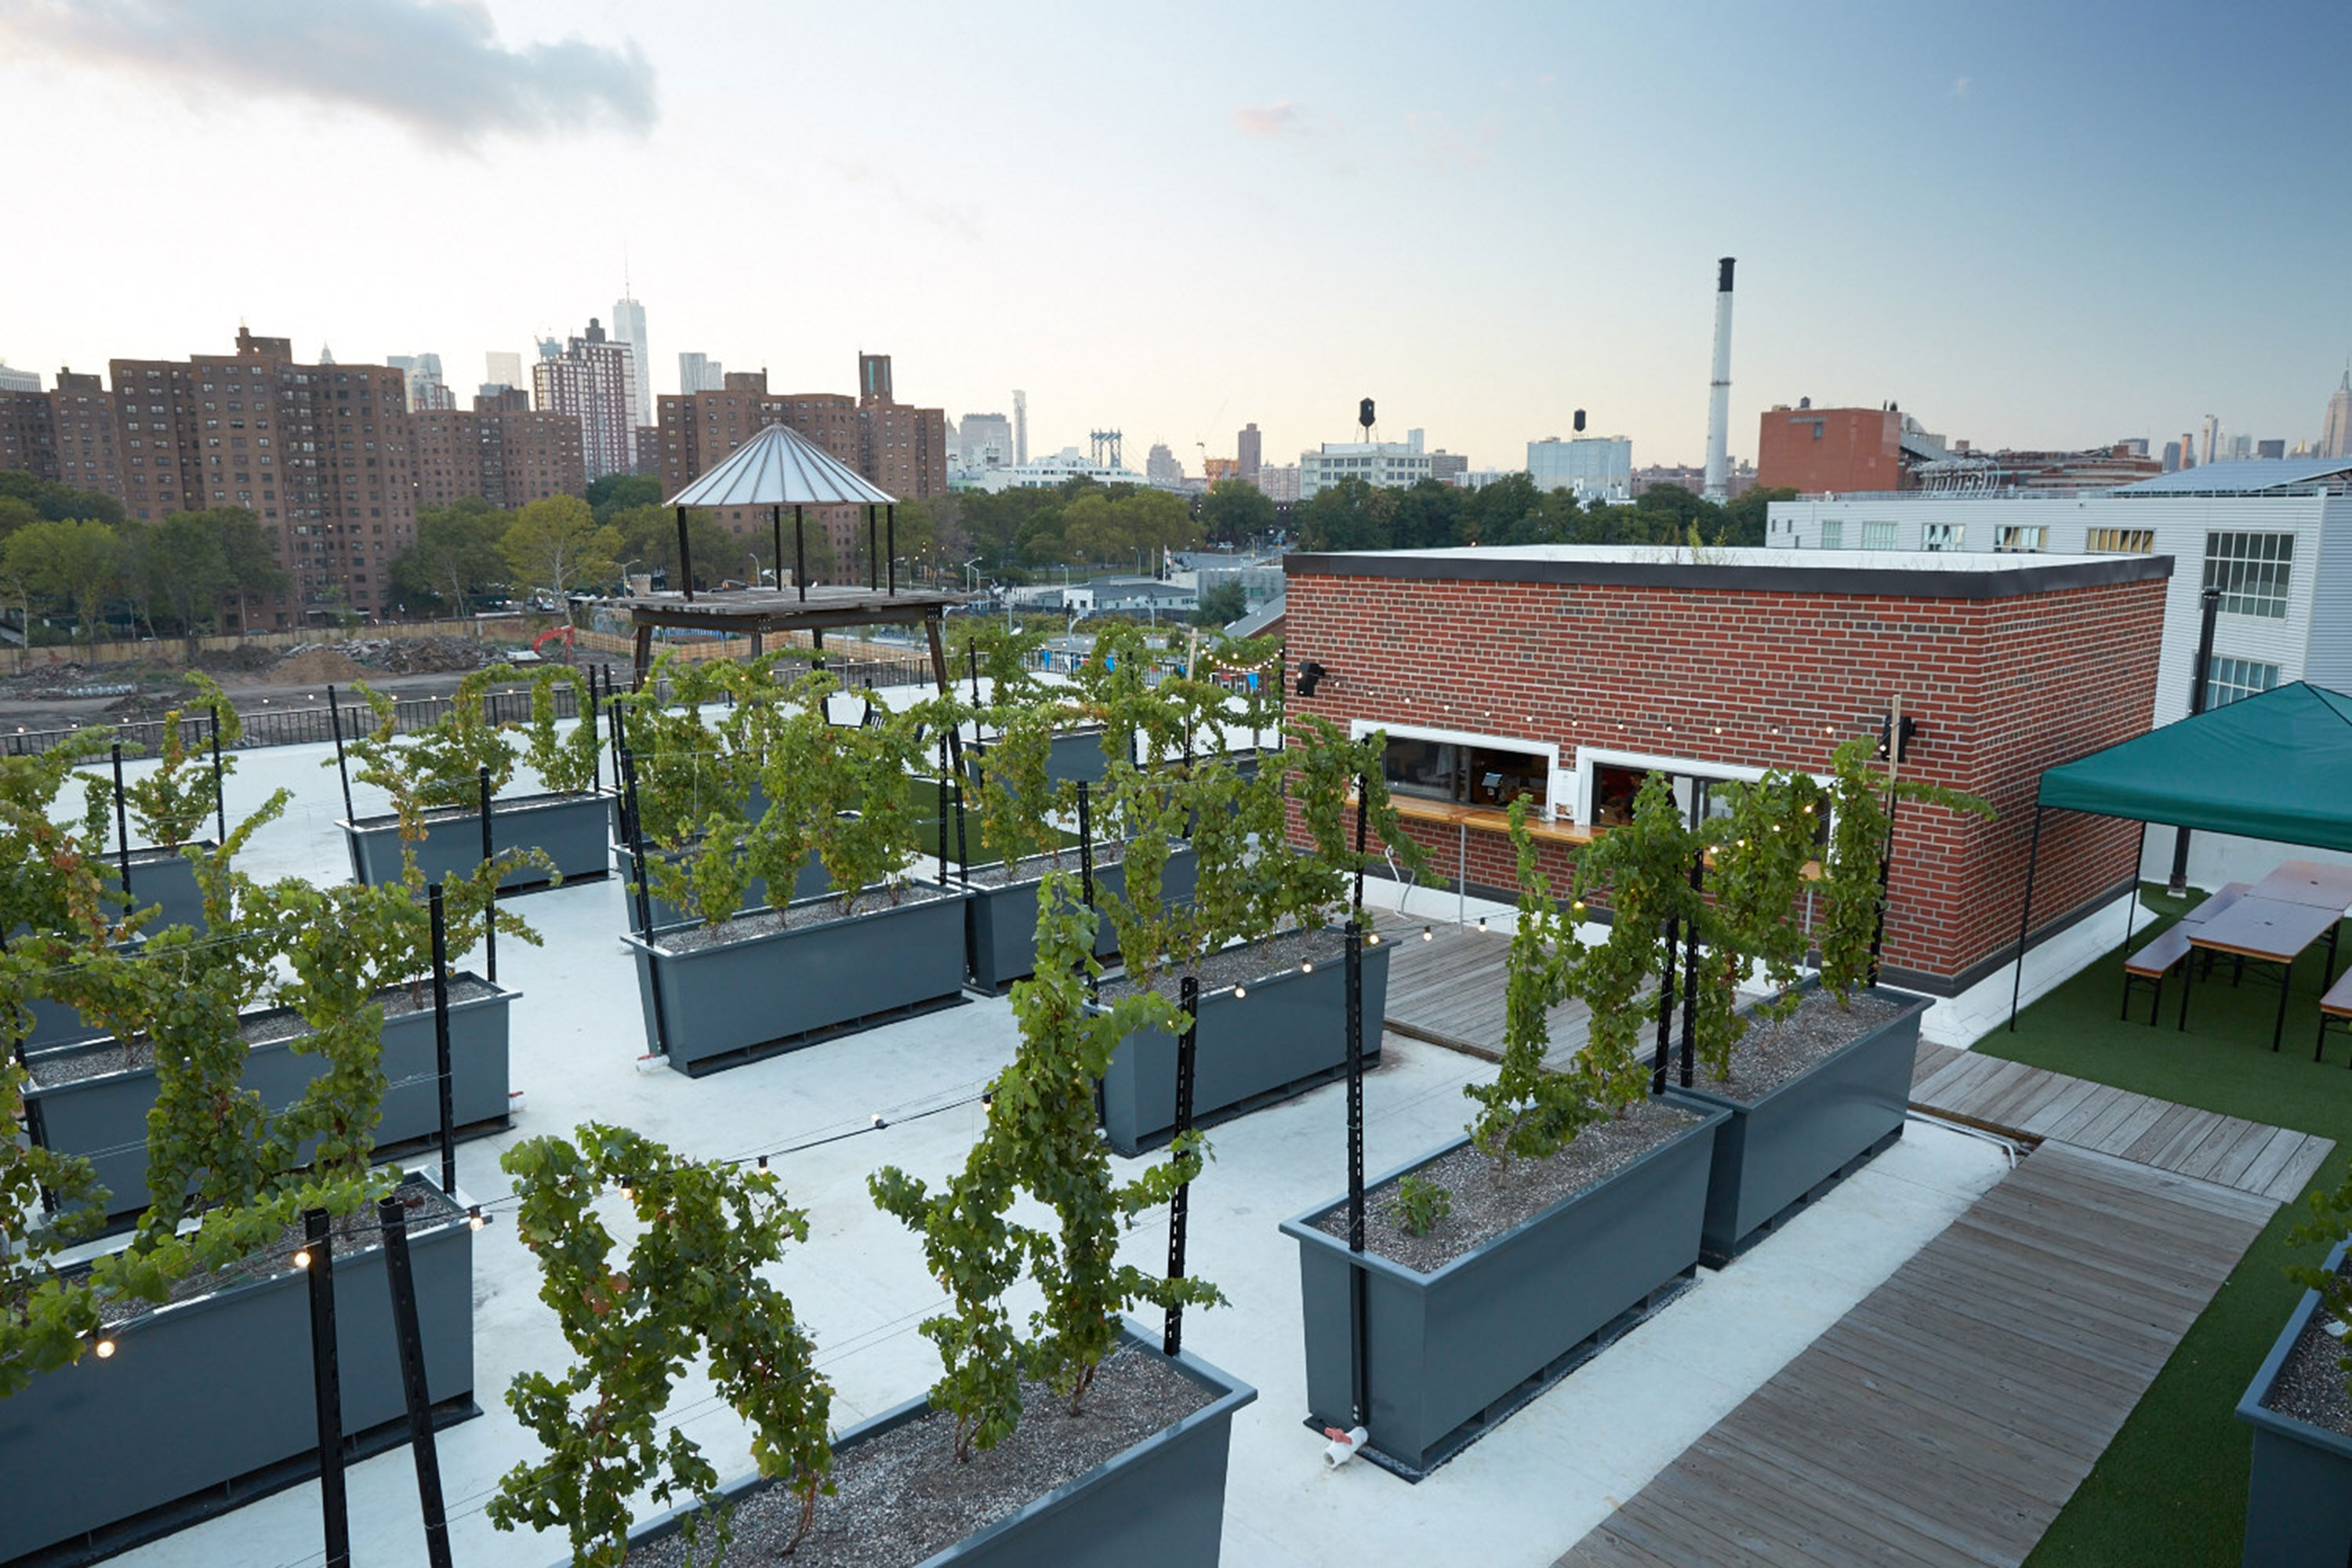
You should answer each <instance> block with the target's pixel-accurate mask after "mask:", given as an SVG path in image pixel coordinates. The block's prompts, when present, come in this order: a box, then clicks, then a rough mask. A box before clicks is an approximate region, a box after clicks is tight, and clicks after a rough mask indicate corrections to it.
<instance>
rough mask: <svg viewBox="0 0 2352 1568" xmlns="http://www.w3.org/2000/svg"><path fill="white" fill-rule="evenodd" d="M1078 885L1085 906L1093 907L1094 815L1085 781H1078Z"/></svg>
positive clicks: (1092, 804)
mask: <svg viewBox="0 0 2352 1568" xmlns="http://www.w3.org/2000/svg"><path fill="white" fill-rule="evenodd" d="M1078 887H1079V889H1080V890H1081V891H1082V892H1083V894H1084V895H1085V898H1086V900H1087V908H1088V909H1093V908H1094V907H1095V816H1094V803H1093V801H1092V800H1091V799H1090V798H1089V795H1088V791H1087V781H1086V780H1084V779H1080V780H1079V781H1078Z"/></svg>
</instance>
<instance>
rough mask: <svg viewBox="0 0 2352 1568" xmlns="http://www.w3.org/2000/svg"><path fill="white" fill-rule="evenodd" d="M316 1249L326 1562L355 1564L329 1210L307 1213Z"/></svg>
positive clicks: (315, 1369)
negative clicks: (345, 1474) (345, 1470)
mask: <svg viewBox="0 0 2352 1568" xmlns="http://www.w3.org/2000/svg"><path fill="white" fill-rule="evenodd" d="M302 1237H303V1246H304V1248H305V1249H306V1250H307V1251H308V1253H309V1254H310V1267H309V1268H308V1270H307V1272H308V1273H309V1274H310V1392H311V1397H312V1401H313V1403H314V1405H316V1408H317V1412H318V1421H319V1517H320V1525H321V1527H322V1529H323V1530H324V1531H325V1534H326V1540H327V1552H326V1556H327V1562H326V1568H351V1563H352V1522H351V1513H350V1510H349V1509H348V1507H347V1506H346V1501H345V1498H344V1494H343V1390H342V1379H341V1372H340V1369H339V1368H338V1366H337V1364H336V1355H335V1351H336V1345H335V1258H334V1242H333V1240H332V1238H331V1236H330V1235H329V1228H328V1221H327V1211H326V1210H325V1209H307V1210H305V1211H304V1212H303V1215H302Z"/></svg>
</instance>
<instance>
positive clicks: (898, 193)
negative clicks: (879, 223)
mask: <svg viewBox="0 0 2352 1568" xmlns="http://www.w3.org/2000/svg"><path fill="white" fill-rule="evenodd" d="M833 166H834V171H835V173H836V174H839V175H840V176H841V177H842V178H843V179H844V180H845V181H847V182H848V183H849V184H853V185H870V186H872V187H873V188H874V189H875V190H877V191H879V192H881V193H882V194H883V195H886V196H888V197H889V198H890V199H891V200H892V201H894V202H896V203H898V205H900V206H902V207H904V208H906V209H907V211H908V212H909V213H912V214H913V215H914V216H916V217H918V218H920V219H921V220H922V221H923V222H925V223H927V224H929V225H930V226H932V227H933V228H936V229H940V230H941V231H942V232H944V233H947V234H951V235H953V236H955V237H957V238H959V239H972V240H976V239H978V238H979V237H980V218H979V215H978V214H977V213H976V212H975V211H974V210H973V209H972V208H971V207H970V206H968V205H963V204H961V203H959V202H943V201H937V200H934V199H933V198H931V197H929V196H927V195H922V194H921V193H920V192H919V191H915V190H910V189H909V188H908V185H907V184H906V182H905V181H903V180H901V179H899V178H898V175H896V174H892V173H891V172H890V171H888V170H887V169H877V168H876V167H875V166H874V165H873V164H871V163H867V162H866V160H865V159H863V158H836V159H835V160H834V163H833Z"/></svg>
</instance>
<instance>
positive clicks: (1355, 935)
mask: <svg viewBox="0 0 2352 1568" xmlns="http://www.w3.org/2000/svg"><path fill="white" fill-rule="evenodd" d="M1344 969H1345V973H1342V974H1341V976H1340V979H1341V980H1342V981H1343V982H1344V983H1345V984H1346V985H1347V987H1348V1251H1349V1256H1350V1259H1351V1260H1350V1262H1349V1267H1348V1343H1349V1349H1350V1351H1351V1360H1352V1364H1351V1365H1350V1367H1349V1394H1350V1396H1351V1397H1352V1399H1353V1400H1354V1402H1355V1411H1354V1421H1355V1425H1357V1426H1367V1425H1369V1424H1370V1420H1371V1414H1372V1396H1371V1384H1370V1375H1371V1374H1370V1364H1371V1363H1370V1347H1369V1346H1367V1345H1366V1343H1365V1324H1364V932H1363V928H1362V927H1361V926H1359V925H1358V924H1357V923H1356V922H1355V921H1353V920H1350V921H1349V922H1348V957H1347V963H1346V964H1345V965H1344Z"/></svg>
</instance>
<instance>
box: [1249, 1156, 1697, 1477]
mask: <svg viewBox="0 0 2352 1568" xmlns="http://www.w3.org/2000/svg"><path fill="white" fill-rule="evenodd" d="M1722 1118H1723V1112H1721V1111H1715V1112H1712V1113H1710V1114H1708V1116H1707V1118H1706V1121H1701V1122H1699V1123H1697V1124H1696V1125H1695V1126H1693V1127H1691V1128H1690V1129H1689V1130H1688V1131H1685V1132H1683V1133H1681V1134H1679V1135H1678V1136H1676V1137H1675V1138H1674V1139H1673V1140H1672V1141H1670V1142H1665V1143H1663V1144H1661V1145H1659V1146H1658V1147H1657V1148H1655V1149H1653V1150H1651V1151H1650V1152H1648V1153H1646V1154H1644V1155H1643V1156H1642V1157H1641V1158H1639V1159H1637V1160H1635V1161H1634V1162H1633V1163H1631V1164H1629V1165H1626V1166H1625V1167H1624V1168H1622V1170H1619V1171H1617V1172H1616V1173H1613V1174H1612V1175H1611V1176H1609V1177H1608V1178H1606V1179H1605V1180H1603V1181H1602V1182H1601V1183H1600V1184H1598V1185H1597V1186H1593V1187H1591V1188H1588V1189H1586V1190H1585V1191H1584V1192H1581V1193H1579V1194H1575V1195H1574V1196H1572V1197H1569V1198H1564V1199H1562V1200H1561V1201H1560V1202H1559V1203H1557V1204H1555V1205H1552V1206H1551V1207H1550V1208H1548V1209H1546V1210H1544V1211H1543V1212H1542V1213H1540V1214H1538V1215H1535V1216H1534V1217H1533V1218H1530V1219H1528V1220H1527V1221H1525V1222H1523V1223H1522V1224H1520V1225H1517V1226H1514V1227H1513V1228H1511V1229H1510V1230H1507V1231H1505V1232H1504V1233H1503V1234H1502V1235H1500V1236H1498V1237H1495V1238H1494V1239H1493V1240H1491V1241H1488V1242H1486V1243H1485V1244H1484V1245H1482V1246H1480V1247H1477V1248H1476V1249H1475V1250H1474V1251H1471V1252H1468V1253H1465V1254H1464V1255H1463V1256H1462V1257H1460V1258H1455V1259H1454V1261H1453V1262H1451V1263H1449V1264H1447V1265H1445V1267H1444V1268H1440V1269H1438V1270H1437V1271H1436V1272H1434V1273H1431V1274H1423V1273H1419V1272H1416V1271H1415V1270H1413V1269H1411V1268H1405V1267H1403V1266H1402V1264H1398V1263H1393V1262H1391V1261H1390V1260H1389V1259H1387V1258H1381V1257H1380V1256H1378V1255H1377V1254H1374V1253H1370V1252H1367V1253H1365V1254H1364V1255H1363V1256H1362V1257H1361V1258H1353V1257H1352V1256H1351V1255H1350V1254H1349V1251H1348V1244H1347V1242H1346V1241H1345V1240H1343V1239H1341V1238H1339V1237H1333V1236H1328V1235H1326V1234H1325V1233H1324V1232H1323V1231H1321V1230H1319V1229H1318V1228H1317V1227H1316V1222H1317V1221H1318V1220H1320V1219H1321V1218H1322V1217H1323V1216H1324V1215H1328V1214H1331V1213H1333V1212H1334V1211H1339V1210H1344V1209H1345V1208H1346V1206H1347V1202H1346V1200H1345V1199H1344V1198H1342V1199H1340V1200H1339V1201H1338V1202H1335V1203H1328V1204H1322V1205H1318V1206H1316V1207H1315V1208H1312V1209H1309V1210H1307V1212H1306V1213H1305V1214H1302V1215H1297V1217H1295V1218H1292V1219H1286V1220H1285V1221H1283V1222H1282V1231H1283V1234H1284V1235H1286V1236H1287V1237H1291V1238H1292V1239H1294V1240H1296V1241H1297V1243H1298V1271H1299V1282H1300V1286H1301V1288H1302V1305H1303V1307H1304V1309H1305V1317H1306V1325H1307V1407H1308V1409H1309V1410H1310V1411H1311V1412H1312V1414H1313V1415H1315V1417H1316V1418H1317V1419H1318V1421H1319V1422H1320V1423H1322V1424H1324V1425H1327V1426H1342V1427H1344V1426H1349V1425H1350V1424H1351V1423H1350V1422H1349V1420H1348V1419H1347V1417H1348V1415H1349V1409H1350V1407H1351V1405H1352V1403H1353V1397H1352V1392H1351V1370H1350V1365H1351V1363H1350V1351H1351V1343H1350V1336H1349V1273H1350V1271H1351V1268H1361V1269H1362V1270H1363V1271H1364V1276H1365V1279H1364V1328H1365V1363H1366V1375H1365V1382H1366V1384H1367V1385H1368V1397H1369V1400H1370V1405H1371V1410H1370V1424H1369V1430H1370V1434H1371V1445H1372V1447H1375V1448H1378V1449H1379V1450H1380V1451H1381V1453H1382V1454H1384V1455H1386V1456H1388V1457H1389V1458H1392V1459H1394V1460H1396V1461H1397V1462H1398V1463H1400V1464H1401V1465H1402V1466H1404V1467H1406V1468H1409V1469H1413V1470H1425V1469H1427V1468H1430V1467H1431V1466H1433V1465H1434V1464H1436V1463H1439V1462H1442V1461H1443V1460H1444V1459H1445V1458H1448V1457H1449V1456H1450V1455H1452V1454H1453V1453H1454V1452H1455V1451H1457V1450H1458V1449H1459V1448H1460V1447H1462V1446H1463V1445H1464V1444H1465V1443H1466V1442H1468V1441H1470V1440H1471V1439H1472V1438H1474V1437H1475V1436H1478V1435H1480V1434H1482V1433H1483V1432H1484V1431H1485V1430H1486V1428H1487V1427H1488V1426H1491V1425H1492V1424H1493V1423H1494V1422H1495V1421H1498V1420H1500V1419H1502V1418H1503V1417H1504V1416H1506V1415H1509V1414H1510V1412H1511V1411H1512V1410H1514V1409H1516V1408H1517V1405H1518V1404H1519V1403H1521V1402H1522V1400H1523V1398H1524V1396H1525V1394H1526V1392H1527V1391H1529V1390H1540V1389H1541V1388H1542V1387H1543V1386H1544V1385H1545V1384H1546V1383H1547V1382H1548V1381H1549V1379H1550V1378H1551V1377H1553V1376H1556V1375H1557V1373H1558V1371H1559V1369H1561V1368H1562V1367H1564V1366H1572V1365H1573V1364H1574V1363H1575V1362H1576V1360H1577V1359H1579V1355H1580V1349H1581V1348H1582V1347H1585V1346H1586V1345H1587V1344H1588V1342H1591V1341H1592V1340H1593V1339H1594V1337H1595V1336H1598V1335H1603V1334H1605V1333H1606V1332H1607V1331H1610V1330H1611V1328H1612V1324H1616V1323H1618V1322H1620V1321H1622V1320H1626V1319H1628V1318H1629V1316H1630V1315H1633V1314H1638V1313H1639V1312H1641V1311H1642V1310H1643V1309H1644V1308H1645V1306H1646V1305H1647V1303H1648V1302H1649V1301H1650V1300H1651V1299H1652V1298H1653V1297H1654V1296H1655V1295H1657V1294H1658V1293H1660V1292H1661V1291H1664V1290H1665V1289H1670V1288H1673V1287H1675V1285H1676V1282H1677V1281H1679V1280H1680V1279H1683V1278H1685V1277H1686V1276H1687V1275H1689V1274H1690V1273H1691V1272H1692V1271H1693V1270H1695V1269H1696V1268H1697V1265H1698V1239H1699V1223H1700V1220H1701V1218H1702V1216H1703V1215H1705V1213H1706V1171H1707V1161H1708V1156H1709V1155H1710V1154H1711V1153H1712V1152H1713V1150H1714V1147H1715V1130H1716V1127H1717V1124H1718V1123H1719V1122H1720V1121H1721V1120H1722ZM1467 1142H1469V1140H1468V1139H1466V1138H1457V1139H1455V1140H1454V1141H1453V1142H1450V1143H1448V1144H1446V1145H1444V1147H1442V1148H1439V1149H1436V1150H1433V1151H1432V1152H1430V1153H1428V1154H1426V1155H1423V1157H1422V1158H1421V1159H1419V1160H1416V1161H1414V1162H1413V1163H1411V1164H1409V1165H1403V1166H1400V1167H1399V1168H1398V1169H1396V1170H1394V1171H1391V1172H1390V1173H1387V1174H1386V1175H1383V1176H1381V1177H1380V1178H1379V1179H1378V1180H1376V1181H1374V1182H1371V1183H1370V1184H1368V1187H1370V1188H1377V1187H1381V1186H1384V1185H1386V1184H1389V1183H1391V1182H1393V1181H1394V1180H1395V1179H1396V1178H1397V1177H1399V1176H1401V1175H1404V1174H1406V1173H1409V1172H1412V1171H1417V1170H1419V1169H1420V1168H1421V1167H1423V1165H1426V1164H1429V1163H1431V1162H1433V1161H1434V1160H1437V1159H1440V1158H1442V1157H1444V1155H1446V1154H1449V1153H1451V1152H1454V1150H1456V1149H1459V1148H1461V1147H1462V1146H1463V1145H1464V1144H1465V1143H1467Z"/></svg>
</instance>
